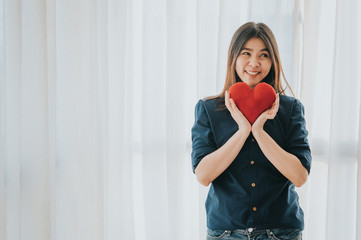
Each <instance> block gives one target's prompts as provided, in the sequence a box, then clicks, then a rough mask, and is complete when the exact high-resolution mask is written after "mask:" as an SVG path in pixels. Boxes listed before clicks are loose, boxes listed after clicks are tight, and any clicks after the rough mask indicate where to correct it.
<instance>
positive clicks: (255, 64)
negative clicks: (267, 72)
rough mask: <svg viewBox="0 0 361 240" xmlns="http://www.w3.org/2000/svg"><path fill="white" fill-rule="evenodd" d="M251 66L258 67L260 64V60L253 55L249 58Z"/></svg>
mask: <svg viewBox="0 0 361 240" xmlns="http://www.w3.org/2000/svg"><path fill="white" fill-rule="evenodd" d="M248 64H249V65H250V66H253V67H258V66H259V61H258V59H257V58H255V57H252V58H250V59H249V63H248Z"/></svg>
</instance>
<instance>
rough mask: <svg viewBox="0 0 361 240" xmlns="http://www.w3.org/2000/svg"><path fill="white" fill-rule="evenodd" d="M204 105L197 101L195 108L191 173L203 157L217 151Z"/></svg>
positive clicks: (202, 102)
mask: <svg viewBox="0 0 361 240" xmlns="http://www.w3.org/2000/svg"><path fill="white" fill-rule="evenodd" d="M204 105H205V104H204V101H203V100H199V101H198V103H197V105H196V107H195V121H194V125H193V127H192V168H193V172H194V171H195V169H196V167H197V166H198V164H199V162H200V161H201V160H202V159H203V157H205V156H206V155H208V154H210V153H212V152H213V151H215V150H216V149H217V147H216V144H215V141H214V137H213V132H212V128H211V124H210V121H209V116H208V113H207V110H206V108H205V106H204Z"/></svg>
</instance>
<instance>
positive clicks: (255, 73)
mask: <svg viewBox="0 0 361 240" xmlns="http://www.w3.org/2000/svg"><path fill="white" fill-rule="evenodd" d="M244 71H245V72H246V73H248V74H249V75H252V76H256V75H257V74H259V73H261V72H257V71H247V70H244Z"/></svg>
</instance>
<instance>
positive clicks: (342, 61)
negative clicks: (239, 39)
mask: <svg viewBox="0 0 361 240" xmlns="http://www.w3.org/2000/svg"><path fill="white" fill-rule="evenodd" d="M360 10H361V7H360V3H358V1H357V0H353V1H351V0H349V1H345V2H343V1H340V0H332V1H326V0H318V1H311V0H304V1H302V0H292V1H290V0H252V1H250V0H242V1H241V0H227V1H219V0H198V1H194V0H167V1H166V0H163V1H161V0H152V1H148V0H106V1H105V0H87V1H85V0H62V1H56V0H0V126H1V128H0V240H25V239H26V240H48V239H52V240H63V239H66V240H83V239H84V240H85V239H86V240H93V239H94V240H100V239H101V240H103V239H104V240H113V239H114V240H115V239H126V240H132V239H135V240H153V239H157V240H158V239H164V240H169V239H172V240H177V239H179V240H181V239H182V240H183V239H205V224H206V222H205V209H204V201H205V197H206V193H207V188H204V187H201V186H200V185H199V184H198V183H197V181H196V179H195V176H194V175H193V173H192V170H191V164H190V162H191V159H190V151H191V139H190V129H191V127H192V124H193V120H194V105H195V103H196V101H197V100H198V99H199V98H202V97H205V96H209V95H215V94H217V93H218V92H219V91H220V90H221V89H222V87H223V83H224V77H225V66H226V55H227V50H228V46H229V42H230V39H231V37H232V34H233V32H234V31H235V30H236V29H237V27H239V26H240V25H241V24H243V23H245V22H247V21H250V20H252V21H256V22H259V21H261V22H265V23H266V24H267V25H269V26H270V27H271V29H272V30H273V31H274V33H275V35H276V38H277V41H278V44H279V48H280V54H281V60H282V63H283V65H284V68H285V73H286V77H287V80H288V81H289V83H290V84H291V86H292V88H293V90H294V92H295V93H296V96H297V97H298V98H300V99H301V101H302V102H303V103H304V105H305V107H306V117H307V124H308V129H309V131H310V141H311V144H312V145H311V147H312V151H313V166H312V170H311V176H310V179H309V181H308V183H307V184H306V185H305V186H304V187H302V188H300V189H299V192H300V196H301V204H302V206H303V208H304V210H305V216H306V230H305V239H306V240H320V239H325V240H326V239H327V240H330V239H351V240H352V239H361V232H360V231H361V230H360V229H361V209H360V206H361V200H360V199H361V164H360V153H361V151H360V149H361V143H360V140H359V139H360V135H361V131H360V128H359V126H360V114H361V113H360V94H361V84H360V82H361V74H360V67H359V66H361V62H360V61H361V60H360V57H359V56H360V54H361V52H360V46H361V44H360V39H361V37H360V34H361V31H360V29H361V28H360V27H361V24H360V17H359V12H360ZM340 229H342V230H340ZM356 234H358V235H357V237H356Z"/></svg>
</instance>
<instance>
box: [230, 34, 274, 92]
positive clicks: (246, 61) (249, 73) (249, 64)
mask: <svg viewBox="0 0 361 240" xmlns="http://www.w3.org/2000/svg"><path fill="white" fill-rule="evenodd" d="M271 66H272V60H271V58H270V54H269V52H268V49H267V47H266V45H265V44H264V42H263V40H262V39H260V38H250V39H249V40H248V41H247V42H246V43H245V44H244V46H243V48H242V50H241V52H240V54H239V56H238V57H237V61H236V72H237V74H238V76H239V78H240V79H241V80H242V81H243V82H245V83H246V84H247V85H248V86H249V87H250V88H251V89H253V88H254V87H255V86H256V85H257V84H258V83H259V82H261V81H262V80H263V79H264V78H265V77H266V76H267V74H268V73H269V71H270V70H271Z"/></svg>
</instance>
